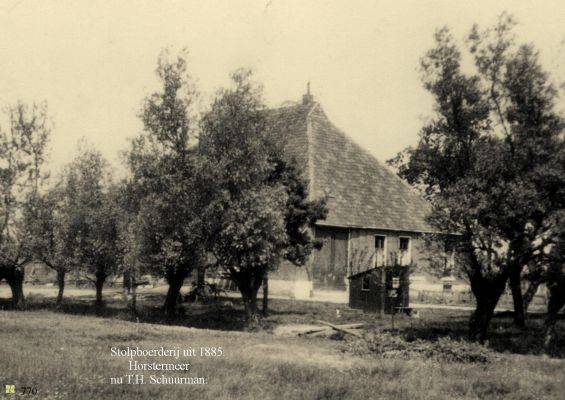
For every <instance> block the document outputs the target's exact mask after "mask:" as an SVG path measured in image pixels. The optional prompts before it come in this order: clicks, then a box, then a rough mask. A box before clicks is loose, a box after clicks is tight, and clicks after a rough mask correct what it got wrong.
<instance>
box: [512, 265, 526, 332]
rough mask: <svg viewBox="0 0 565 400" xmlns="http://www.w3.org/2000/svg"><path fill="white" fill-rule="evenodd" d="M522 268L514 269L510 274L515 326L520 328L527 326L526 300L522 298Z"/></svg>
mask: <svg viewBox="0 0 565 400" xmlns="http://www.w3.org/2000/svg"><path fill="white" fill-rule="evenodd" d="M521 270H522V269H521V268H512V269H511V271H510V274H509V283H510V289H511V290H512V302H513V303H514V325H516V326H517V327H519V328H524V327H525V326H526V312H525V310H524V299H523V297H522V284H521V283H522V279H521V277H520V274H521V272H522V271H521Z"/></svg>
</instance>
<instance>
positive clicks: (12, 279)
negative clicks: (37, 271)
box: [6, 268, 25, 310]
mask: <svg viewBox="0 0 565 400" xmlns="http://www.w3.org/2000/svg"><path fill="white" fill-rule="evenodd" d="M6 281H7V282H8V284H9V285H10V289H11V290H12V305H13V307H14V308H16V309H20V310H21V309H24V308H25V297H24V269H23V268H14V269H13V271H11V272H10V274H9V275H8V276H7V277H6Z"/></svg>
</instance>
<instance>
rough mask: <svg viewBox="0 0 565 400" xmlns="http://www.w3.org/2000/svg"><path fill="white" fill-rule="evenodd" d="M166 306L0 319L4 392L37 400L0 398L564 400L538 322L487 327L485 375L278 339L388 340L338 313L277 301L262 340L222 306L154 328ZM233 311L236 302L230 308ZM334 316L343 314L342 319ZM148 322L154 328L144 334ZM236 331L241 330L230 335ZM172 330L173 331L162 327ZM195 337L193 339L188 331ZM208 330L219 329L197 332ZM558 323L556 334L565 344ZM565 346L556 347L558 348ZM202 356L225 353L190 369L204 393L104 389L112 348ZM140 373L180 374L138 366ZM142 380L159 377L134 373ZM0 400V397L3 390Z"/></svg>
mask: <svg viewBox="0 0 565 400" xmlns="http://www.w3.org/2000/svg"><path fill="white" fill-rule="evenodd" d="M161 300H162V298H159V297H158V296H157V295H155V297H151V296H149V297H147V298H146V300H144V301H143V302H142V303H141V309H142V313H141V316H140V321H142V322H135V320H134V321H132V320H131V316H130V315H129V314H128V313H127V312H126V311H125V310H124V305H123V304H122V303H121V302H120V301H118V300H115V301H110V302H109V303H108V306H107V309H106V311H104V312H103V313H101V314H100V315H98V316H96V315H95V314H94V313H93V312H92V311H90V310H91V306H90V303H87V300H86V299H83V300H82V301H80V300H79V299H73V300H72V301H69V303H68V304H67V305H66V307H65V308H63V309H59V310H55V309H54V308H53V307H52V300H51V299H48V298H47V299H46V298H33V297H31V298H28V303H29V310H28V311H25V312H15V311H0V343H1V346H0V384H2V388H3V385H5V384H14V385H16V388H17V391H20V390H21V389H20V388H22V387H24V386H33V387H36V388H37V391H38V393H37V395H32V394H29V395H23V396H21V395H16V396H14V395H6V394H0V398H38V399H67V398H68V399H154V398H159V399H262V400H266V399H320V400H321V399H546V398H547V399H562V398H564V393H565V360H564V359H563V356H564V354H563V353H562V351H561V350H559V351H557V352H556V356H555V357H554V358H549V357H547V356H544V355H541V354H540V353H541V335H540V332H541V320H538V319H534V320H531V321H530V327H531V328H530V329H529V330H528V331H516V330H514V329H513V328H512V327H511V325H510V322H511V319H510V318H509V317H508V316H504V315H500V316H498V317H497V318H495V320H494V321H493V330H492V336H491V340H490V344H489V352H490V353H492V354H493V355H494V357H493V361H492V362H490V363H488V364H481V363H457V362H455V363H454V362H447V361H438V360H436V359H433V358H430V359H422V358H416V357H415V358H385V357H371V356H364V357H361V356H359V355H356V354H355V353H352V352H349V351H347V349H348V348H349V347H348V346H349V345H350V340H349V339H347V338H345V340H344V338H341V337H336V338H334V339H341V340H331V339H328V338H307V337H281V336H277V335H274V334H273V333H272V331H273V329H275V328H276V327H278V326H282V325H286V324H294V323H312V322H313V321H314V320H316V319H324V320H327V321H330V322H336V323H341V322H343V323H346V322H365V323H367V324H369V325H370V326H371V327H372V330H374V331H388V332H391V330H390V328H391V327H390V323H391V321H390V318H385V319H383V320H381V319H379V318H376V317H375V316H374V315H372V314H363V313H361V312H359V311H355V310H349V309H347V308H346V307H345V306H339V307H336V305H335V304H329V303H314V302H298V301H283V300H275V301H272V312H271V315H270V316H269V317H268V318H267V320H266V323H265V330H263V331H260V332H243V331H241V323H240V322H239V321H241V317H242V313H241V310H240V307H239V304H238V303H237V302H234V303H235V309H231V307H229V308H228V307H227V306H226V307H224V306H223V302H222V303H220V305H213V306H201V305H198V306H197V305H187V306H186V313H185V316H184V317H182V318H179V319H178V320H176V321H163V320H160V319H159V313H158V309H157V307H158V304H159V303H160V301H161ZM232 301H233V300H232ZM336 308H338V309H340V313H339V318H338V317H337V314H336V311H335V310H336ZM467 318H468V313H466V312H463V311H449V310H422V311H421V313H420V318H419V319H413V318H408V317H399V318H397V319H396V320H395V327H396V330H395V331H392V332H393V334H402V335H403V336H405V337H406V336H411V337H414V338H419V339H422V340H424V341H429V342H433V341H434V340H437V339H438V338H440V337H444V336H451V337H453V338H455V339H458V338H460V337H462V336H463V335H464V333H465V328H466V322H467ZM143 321H151V322H152V323H145V322H143ZM233 321H236V322H235V323H234V322H233ZM171 322H173V323H175V324H176V325H177V326H170V325H167V324H166V323H171ZM195 326H196V327H198V328H195ZM204 327H208V328H210V327H213V328H215V329H202V328H204ZM564 330H565V329H564V327H563V321H560V333H561V335H563V334H564ZM562 345H563V342H562V341H561V342H560V343H559V346H562ZM125 346H132V347H135V346H138V347H140V348H143V349H150V348H159V347H161V346H163V347H166V348H173V347H175V346H177V347H178V348H180V349H188V348H193V349H199V348H200V347H222V349H223V356H221V357H191V358H187V359H188V360H189V362H190V363H191V364H192V365H191V370H190V371H189V372H188V373H184V374H183V373H179V372H177V373H172V372H165V373H164V374H167V376H169V375H171V376H172V375H174V376H185V377H186V376H191V377H204V378H205V379H206V380H207V383H206V384H205V385H160V384H149V382H146V383H147V384H145V385H127V384H123V385H111V384H110V378H111V377H119V376H124V375H126V374H128V373H131V372H128V359H127V358H124V357H112V356H111V353H110V349H111V347H120V348H124V347H125ZM135 359H136V360H138V361H141V362H153V361H155V362H167V363H171V362H186V361H184V360H186V359H184V358H183V359H182V361H173V360H172V359H171V358H160V357H147V358H145V357H137V358H135ZM138 373H139V374H144V375H145V376H146V380H147V377H148V376H149V375H150V374H155V375H157V376H160V375H161V374H162V373H161V372H155V371H143V372H138ZM2 392H3V390H2ZM3 396H4V397H3Z"/></svg>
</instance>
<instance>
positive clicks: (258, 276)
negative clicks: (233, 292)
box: [232, 271, 264, 328]
mask: <svg viewBox="0 0 565 400" xmlns="http://www.w3.org/2000/svg"><path fill="white" fill-rule="evenodd" d="M263 277H264V273H261V272H259V271H258V272H256V273H252V274H248V275H244V274H240V275H239V276H235V277H233V276H232V279H233V281H234V282H235V283H236V285H237V287H238V289H239V292H240V293H241V297H242V299H243V306H244V307H245V323H246V325H247V327H249V328H253V327H255V326H257V325H258V323H259V321H260V319H261V318H260V315H259V309H258V308H257V293H258V292H259V288H260V287H261V283H262V282H263Z"/></svg>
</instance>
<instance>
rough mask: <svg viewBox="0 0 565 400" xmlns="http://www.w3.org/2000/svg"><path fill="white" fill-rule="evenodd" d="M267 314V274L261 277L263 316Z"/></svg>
mask: <svg viewBox="0 0 565 400" xmlns="http://www.w3.org/2000/svg"><path fill="white" fill-rule="evenodd" d="M268 312H269V273H268V272H265V276H264V277H263V315H267V313H268Z"/></svg>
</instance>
